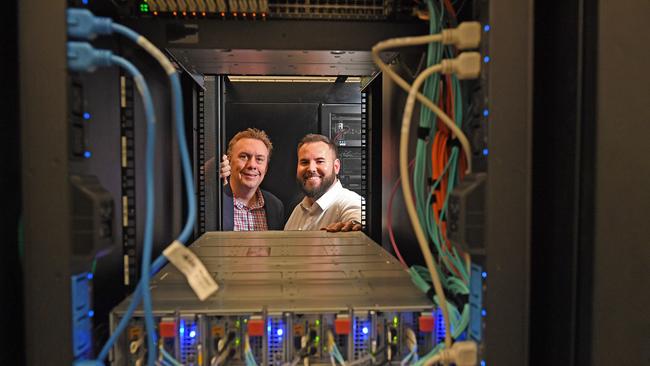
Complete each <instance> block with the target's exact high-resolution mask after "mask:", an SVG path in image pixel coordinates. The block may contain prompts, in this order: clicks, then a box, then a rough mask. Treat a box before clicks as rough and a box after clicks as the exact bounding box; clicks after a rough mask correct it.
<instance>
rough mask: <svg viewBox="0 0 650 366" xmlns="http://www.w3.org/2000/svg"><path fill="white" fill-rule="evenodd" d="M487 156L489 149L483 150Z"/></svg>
mask: <svg viewBox="0 0 650 366" xmlns="http://www.w3.org/2000/svg"><path fill="white" fill-rule="evenodd" d="M487 154H488V149H487V148H485V149H483V155H485V156H487Z"/></svg>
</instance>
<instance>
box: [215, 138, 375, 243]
mask: <svg viewBox="0 0 650 366" xmlns="http://www.w3.org/2000/svg"><path fill="white" fill-rule="evenodd" d="M340 169H341V161H340V160H339V159H338V152H337V149H336V145H334V143H332V141H331V140H330V139H328V138H327V137H325V136H323V135H316V134H309V135H307V136H305V137H303V139H302V140H301V141H300V143H298V166H297V168H296V181H297V182H298V185H299V186H300V188H301V189H302V191H303V192H304V193H305V197H304V198H303V200H302V201H301V202H300V203H299V204H298V205H297V206H296V207H295V208H294V209H293V212H292V213H291V216H290V217H289V220H288V221H287V223H286V225H285V226H284V230H327V231H330V232H336V231H358V230H361V228H362V226H361V202H362V200H363V198H362V197H361V196H359V195H358V194H357V193H355V192H353V191H350V190H349V189H346V188H343V186H342V185H341V182H340V181H339V180H338V179H337V174H338V173H339V170H340ZM230 171H231V168H230V164H229V161H228V159H227V157H225V156H224V157H223V161H222V163H221V167H220V176H221V177H227V176H228V175H230Z"/></svg>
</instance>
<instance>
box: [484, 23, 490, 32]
mask: <svg viewBox="0 0 650 366" xmlns="http://www.w3.org/2000/svg"><path fill="white" fill-rule="evenodd" d="M483 31H485V32H489V31H490V25H489V24H486V25H484V26H483Z"/></svg>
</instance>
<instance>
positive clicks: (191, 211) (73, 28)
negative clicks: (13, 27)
mask: <svg viewBox="0 0 650 366" xmlns="http://www.w3.org/2000/svg"><path fill="white" fill-rule="evenodd" d="M67 15H68V16H67V18H68V35H69V36H71V37H75V38H85V39H94V38H95V37H96V36H97V35H98V34H111V33H112V32H115V33H118V34H121V35H123V36H124V37H126V38H129V39H131V40H132V41H133V42H135V43H137V44H139V45H140V46H142V47H143V48H144V49H145V50H146V51H147V52H149V53H150V54H152V56H154V58H156V59H157V60H158V61H159V62H160V63H161V65H162V67H163V68H164V69H165V70H166V71H167V74H168V75H169V78H170V84H171V88H172V97H173V105H174V120H175V125H176V133H177V136H178V142H179V150H180V155H181V163H182V169H183V177H184V180H185V187H186V195H187V201H188V218H187V221H186V223H185V226H184V228H183V230H182V232H181V234H180V235H179V237H178V238H177V240H178V241H180V242H182V243H185V242H186V241H187V239H188V238H189V237H190V235H191V234H192V231H193V228H194V223H195V221H196V197H195V195H194V181H193V175H192V168H191V162H190V158H189V152H188V148H187V140H186V138H185V130H184V128H183V126H184V122H183V109H182V108H183V99H182V91H181V85H180V78H179V76H178V73H177V72H176V70H175V69H174V68H173V66H172V65H171V63H170V62H169V60H167V58H166V57H164V55H162V53H161V52H160V51H159V50H158V49H157V48H155V47H154V46H153V45H152V44H151V43H150V42H149V41H148V40H147V39H146V38H144V37H142V36H141V35H139V34H137V33H136V32H134V31H132V30H131V29H129V28H127V27H125V26H123V25H121V24H117V23H113V22H112V20H111V19H110V18H104V17H96V16H94V15H93V14H92V13H91V12H90V11H89V10H87V9H74V8H73V9H68V12H67ZM166 263H167V260H166V258H165V257H164V256H162V255H161V256H159V257H158V258H157V259H156V261H155V262H154V263H153V266H152V271H151V275H153V274H155V273H156V272H158V271H159V270H160V268H162V267H163V266H164V265H165V264H166ZM143 288H146V290H144V291H143ZM143 292H145V293H146V292H148V281H147V282H146V285H145V286H143V285H142V281H141V282H140V283H139V284H138V287H137V288H136V290H135V291H134V293H133V298H132V300H131V304H130V305H129V308H128V309H127V312H126V313H125V314H124V316H123V317H122V319H121V321H120V323H119V324H118V327H117V328H116V329H115V331H114V332H113V334H112V335H111V337H110V338H109V340H108V341H107V342H106V344H105V345H104V347H103V348H102V350H101V352H100V354H99V357H98V360H104V359H105V358H106V357H107V356H108V352H109V351H110V349H111V347H112V346H113V345H114V344H115V341H116V340H117V337H118V336H119V334H121V333H122V332H123V331H124V329H125V328H126V326H127V323H128V321H129V320H130V318H131V316H132V315H133V312H134V311H135V308H136V307H137V305H138V304H139V302H140V299H141V298H142V297H143ZM149 294H150V293H149ZM146 314H147V310H146V307H145V315H146ZM147 333H148V334H151V333H152V332H147ZM151 336H152V337H155V335H153V334H151ZM148 340H149V342H148V347H149V348H150V349H151V346H150V343H151V342H150V338H148ZM154 343H155V342H154ZM154 349H155V348H154ZM150 360H151V358H150Z"/></svg>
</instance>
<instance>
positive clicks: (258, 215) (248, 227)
mask: <svg viewBox="0 0 650 366" xmlns="http://www.w3.org/2000/svg"><path fill="white" fill-rule="evenodd" d="M233 204H234V206H235V207H234V210H233V214H234V216H233V219H234V228H233V229H234V231H263V230H268V225H267V223H266V210H265V209H264V196H262V192H261V191H260V190H259V188H258V189H257V192H255V202H253V205H252V206H251V207H248V206H246V203H245V202H242V201H240V200H239V199H237V197H234V199H233Z"/></svg>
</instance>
